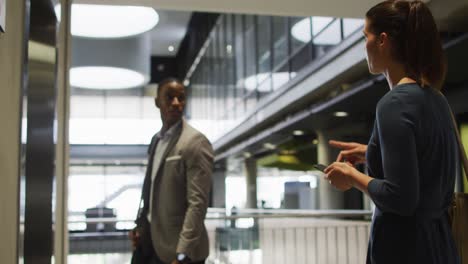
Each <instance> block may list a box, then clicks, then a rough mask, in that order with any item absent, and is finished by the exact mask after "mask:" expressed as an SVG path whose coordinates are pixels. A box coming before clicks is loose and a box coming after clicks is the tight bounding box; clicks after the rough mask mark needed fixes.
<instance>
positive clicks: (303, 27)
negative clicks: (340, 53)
mask: <svg viewBox="0 0 468 264" xmlns="http://www.w3.org/2000/svg"><path fill="white" fill-rule="evenodd" d="M310 19H312V21H311V20H310ZM310 19H309V18H304V19H302V20H301V21H299V22H297V23H295V24H294V25H293V27H292V29H291V34H292V36H293V37H294V38H295V39H297V40H299V41H301V42H304V43H305V42H309V41H310V40H311V39H312V37H311V36H312V35H313V36H317V35H318V34H320V33H321V32H322V31H323V30H324V29H325V28H326V27H327V26H328V24H330V23H331V22H332V21H333V19H334V18H333V17H311V18H310ZM311 24H312V30H310V28H311ZM314 42H315V41H314ZM315 43H317V42H315Z"/></svg>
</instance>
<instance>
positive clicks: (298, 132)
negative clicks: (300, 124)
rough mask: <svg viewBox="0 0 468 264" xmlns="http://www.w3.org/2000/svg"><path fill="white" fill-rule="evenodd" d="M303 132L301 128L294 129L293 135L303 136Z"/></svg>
mask: <svg viewBox="0 0 468 264" xmlns="http://www.w3.org/2000/svg"><path fill="white" fill-rule="evenodd" d="M304 134H305V133H304V131H302V130H294V131H293V135H295V136H303V135H304Z"/></svg>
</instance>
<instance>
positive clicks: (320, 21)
mask: <svg viewBox="0 0 468 264" xmlns="http://www.w3.org/2000/svg"><path fill="white" fill-rule="evenodd" d="M332 21H333V17H318V16H316V17H312V34H313V35H314V36H317V35H318V34H319V33H320V32H322V31H323V30H324V29H325V28H326V27H327V26H328V24H330V23H331V22H332Z"/></svg>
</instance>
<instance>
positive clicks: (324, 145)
mask: <svg viewBox="0 0 468 264" xmlns="http://www.w3.org/2000/svg"><path fill="white" fill-rule="evenodd" d="M317 137H318V146H317V151H318V155H317V157H318V162H319V163H321V164H324V165H328V164H330V163H332V162H334V161H335V160H336V157H337V155H338V153H339V151H338V150H336V149H334V148H331V147H330V146H329V145H328V140H330V139H337V138H336V137H335V136H334V135H333V134H331V133H329V132H328V131H317ZM343 199H344V194H343V192H341V191H339V190H337V189H335V188H334V187H333V186H332V185H330V184H329V183H328V181H327V180H325V178H324V177H319V180H318V209H343V208H344V200H343Z"/></svg>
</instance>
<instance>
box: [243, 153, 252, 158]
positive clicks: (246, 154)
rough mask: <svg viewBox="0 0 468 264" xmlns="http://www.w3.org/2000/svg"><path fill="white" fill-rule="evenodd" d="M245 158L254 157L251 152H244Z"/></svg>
mask: <svg viewBox="0 0 468 264" xmlns="http://www.w3.org/2000/svg"><path fill="white" fill-rule="evenodd" d="M243 155H244V158H246V159H248V158H250V157H252V154H251V153H250V152H244V154H243Z"/></svg>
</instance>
